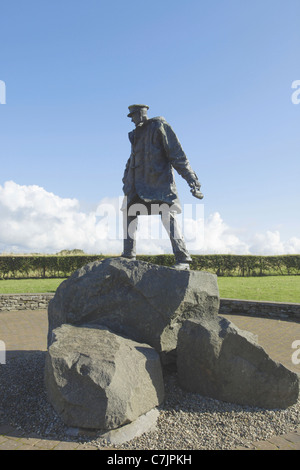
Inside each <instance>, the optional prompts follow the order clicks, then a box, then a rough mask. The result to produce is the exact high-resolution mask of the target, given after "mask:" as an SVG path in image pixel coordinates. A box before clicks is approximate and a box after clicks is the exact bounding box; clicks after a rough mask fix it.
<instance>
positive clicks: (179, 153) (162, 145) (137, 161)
mask: <svg viewBox="0 0 300 470" xmlns="http://www.w3.org/2000/svg"><path fill="white" fill-rule="evenodd" d="M129 140H130V142H131V155H130V157H129V159H128V161H127V164H126V168H125V172H124V177H123V180H122V181H123V192H124V195H125V199H124V202H125V204H123V209H125V208H126V207H128V206H129V205H130V203H131V202H132V201H133V200H134V199H135V198H136V196H138V197H139V198H140V199H141V200H142V201H144V202H146V203H158V204H162V203H166V204H168V205H170V206H172V208H173V210H175V211H177V212H181V207H180V201H179V198H178V194H177V189H176V185H175V180H174V173H173V168H175V170H176V171H177V172H178V173H179V174H180V175H181V176H182V177H183V178H184V179H185V180H186V181H187V182H188V183H191V182H193V181H195V180H197V176H196V174H195V173H194V171H193V170H192V168H191V166H190V163H189V161H188V159H187V157H186V155H185V153H184V151H183V149H182V147H181V144H180V142H179V140H178V138H177V136H176V134H175V132H174V131H173V129H172V128H171V126H170V125H169V124H168V123H167V121H166V120H165V119H164V118H163V117H156V118H151V119H148V120H147V121H145V122H144V123H143V124H142V125H140V126H137V127H136V128H135V129H134V130H133V131H132V132H130V133H129Z"/></svg>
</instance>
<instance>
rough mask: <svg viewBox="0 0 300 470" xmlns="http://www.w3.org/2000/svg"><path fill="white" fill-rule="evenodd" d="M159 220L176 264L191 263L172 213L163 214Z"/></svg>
mask: <svg viewBox="0 0 300 470" xmlns="http://www.w3.org/2000/svg"><path fill="white" fill-rule="evenodd" d="M161 220H162V223H163V226H164V227H165V229H166V231H167V233H168V235H169V237H170V241H171V244H172V249H173V253H174V256H175V260H176V263H191V262H192V258H191V256H190V254H189V252H188V250H187V247H186V244H185V241H184V238H183V236H182V234H181V231H180V228H179V226H178V224H177V221H176V216H175V213H173V212H172V211H167V212H163V213H162V214H161Z"/></svg>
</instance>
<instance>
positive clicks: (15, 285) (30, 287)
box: [0, 279, 63, 294]
mask: <svg viewBox="0 0 300 470" xmlns="http://www.w3.org/2000/svg"><path fill="white" fill-rule="evenodd" d="M62 281H63V279H7V280H5V281H3V280H1V281H0V294H40V293H45V292H55V291H56V289H57V288H58V286H59V284H61V283H62Z"/></svg>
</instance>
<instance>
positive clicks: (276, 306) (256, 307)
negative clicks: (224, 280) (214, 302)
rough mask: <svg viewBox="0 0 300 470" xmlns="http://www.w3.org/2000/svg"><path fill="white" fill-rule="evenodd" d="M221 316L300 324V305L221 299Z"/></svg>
mask: <svg viewBox="0 0 300 470" xmlns="http://www.w3.org/2000/svg"><path fill="white" fill-rule="evenodd" d="M219 313H220V315H222V314H223V315H226V314H227V315H250V316H257V317H267V318H277V319H280V320H292V321H299V322H300V304H294V303H282V302H259V301H254V300H238V299H221V302H220V312H219Z"/></svg>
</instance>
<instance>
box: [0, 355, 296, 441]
mask: <svg viewBox="0 0 300 470" xmlns="http://www.w3.org/2000/svg"><path fill="white" fill-rule="evenodd" d="M44 360H45V352H36V351H34V352H23V353H19V354H18V355H14V356H11V355H10V353H8V354H7V363H6V365H0V386H1V388H0V390H1V396H0V424H10V425H11V426H14V427H16V428H17V429H19V430H23V431H24V433H25V434H26V435H30V434H38V435H39V436H40V437H41V438H47V439H55V440H74V441H76V442H79V441H80V442H89V443H91V442H92V443H93V444H94V445H96V446H98V447H99V448H101V447H103V446H104V447H106V448H107V447H109V446H107V445H106V444H105V442H103V441H102V440H101V438H97V437H96V436H95V435H94V436H93V437H92V438H91V437H90V438H89V439H88V438H87V437H86V436H82V437H80V438H79V437H78V436H77V437H76V436H72V432H71V430H70V429H68V428H67V427H66V426H65V425H64V424H63V423H62V421H61V419H60V418H59V417H58V416H57V415H56V413H55V412H54V410H53V408H52V406H51V405H50V404H49V403H48V401H47V397H46V394H45V389H44V383H43V371H44ZM165 386H166V400H165V403H164V404H163V406H161V407H160V416H159V419H158V423H157V429H156V430H155V432H151V433H147V434H144V435H143V436H141V437H139V438H136V439H133V440H132V441H130V442H128V443H126V444H123V445H122V446H118V447H115V446H110V448H112V449H127V450H129V449H130V450H133V449H140V450H146V449H152V450H197V449H199V450H201V449H207V450H226V449H228V450H229V449H233V448H236V447H238V446H244V447H245V446H247V445H249V444H250V443H251V442H253V441H259V440H265V439H268V438H270V437H272V436H273V435H280V434H284V433H287V432H293V431H295V430H296V428H297V427H298V426H299V423H300V401H299V402H298V403H297V404H296V405H294V406H292V407H290V408H288V409H287V410H264V409H260V408H253V407H247V406H240V405H234V404H229V403H224V402H221V401H218V400H213V399H210V398H205V397H202V396H200V395H198V394H194V393H189V392H185V391H183V390H182V389H181V388H180V387H179V386H178V384H177V378H176V374H175V373H168V374H167V375H166V377H165Z"/></svg>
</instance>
